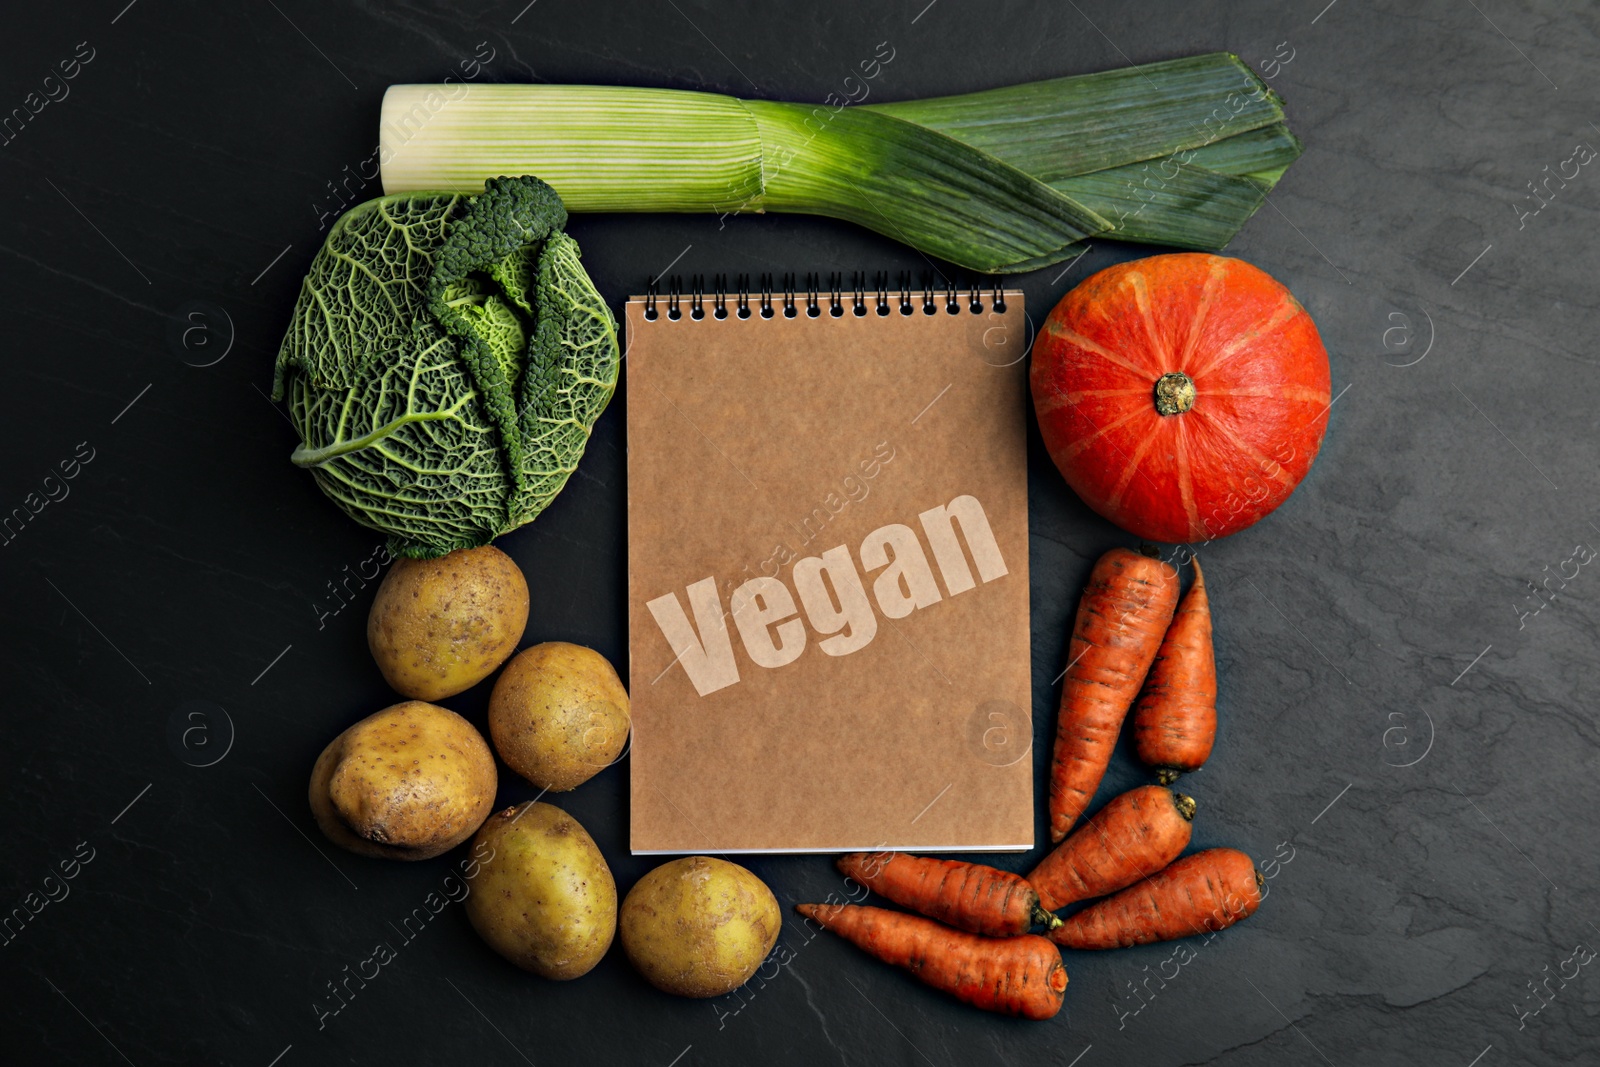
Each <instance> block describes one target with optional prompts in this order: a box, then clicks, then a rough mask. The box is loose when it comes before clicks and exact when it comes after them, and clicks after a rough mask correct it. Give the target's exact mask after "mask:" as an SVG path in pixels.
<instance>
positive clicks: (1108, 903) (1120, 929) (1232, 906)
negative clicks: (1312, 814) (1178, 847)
mask: <svg viewBox="0 0 1600 1067" xmlns="http://www.w3.org/2000/svg"><path fill="white" fill-rule="evenodd" d="M1261 884H1262V877H1261V872H1260V871H1258V870H1256V868H1255V863H1254V862H1252V861H1251V859H1250V857H1249V856H1246V855H1245V854H1244V853H1243V852H1240V851H1239V850H1237V849H1232V848H1210V849H1206V850H1205V851H1204V852H1196V853H1195V854H1194V855H1192V856H1185V857H1183V859H1181V860H1179V861H1178V862H1176V863H1174V864H1173V865H1172V866H1170V867H1168V868H1167V869H1166V870H1164V871H1160V872H1158V873H1156V874H1154V875H1152V876H1151V877H1149V878H1147V879H1145V880H1144V881H1142V882H1140V883H1138V884H1137V885H1134V886H1130V887H1129V888H1127V889H1124V890H1123V891H1122V892H1120V893H1118V894H1117V895H1116V896H1113V897H1107V898H1106V899H1105V900H1102V901H1100V902H1099V903H1096V904H1091V905H1090V906H1089V907H1087V908H1085V909H1083V910H1082V911H1080V912H1078V913H1077V914H1076V915H1074V916H1072V917H1071V918H1069V919H1067V920H1066V921H1065V922H1064V923H1062V924H1061V926H1060V928H1059V929H1057V930H1056V931H1055V932H1053V933H1052V934H1051V935H1050V939H1051V940H1052V941H1054V942H1055V943H1056V944H1058V945H1065V946H1066V947H1067V948H1079V949H1086V948H1126V947H1127V946H1129V945H1143V944H1146V943H1148V942H1151V941H1171V940H1173V939H1175V938H1179V937H1192V936H1193V935H1195V934H1203V933H1205V932H1206V931H1208V930H1221V929H1223V928H1224V927H1228V926H1232V925H1233V924H1234V923H1236V922H1238V921H1239V920H1240V919H1243V918H1245V917H1247V916H1249V915H1251V914H1252V913H1254V912H1255V910H1256V908H1257V907H1259V906H1260V904H1261Z"/></svg>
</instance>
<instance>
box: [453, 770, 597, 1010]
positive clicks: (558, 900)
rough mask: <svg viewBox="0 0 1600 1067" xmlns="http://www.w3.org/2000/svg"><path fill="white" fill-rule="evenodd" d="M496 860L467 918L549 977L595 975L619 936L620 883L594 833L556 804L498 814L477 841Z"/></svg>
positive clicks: (478, 881)
mask: <svg viewBox="0 0 1600 1067" xmlns="http://www.w3.org/2000/svg"><path fill="white" fill-rule="evenodd" d="M480 853H487V854H489V855H492V856H493V857H494V858H493V859H491V860H488V861H486V862H484V863H483V865H482V866H480V867H479V868H478V872H477V873H476V874H475V875H473V877H472V878H471V880H470V883H471V885H472V893H471V895H469V896H468V897H467V899H466V904H465V907H466V912H467V919H468V920H469V921H470V922H471V923H472V928H473V929H474V930H476V931H478V936H479V937H481V938H483V939H484V941H485V942H487V943H488V945H489V947H490V948H492V949H494V950H495V951H496V952H498V953H500V955H502V956H504V957H505V958H506V959H508V960H510V961H511V962H512V963H514V964H516V965H517V966H518V967H521V968H522V969H523V970H526V971H532V972H533V973H534V974H537V975H539V976H540V977H542V978H555V979H561V980H566V979H571V978H578V977H581V976H583V975H585V974H588V973H589V971H591V970H593V969H594V965H595V964H597V963H599V962H600V959H601V957H603V956H604V955H605V954H606V949H608V948H610V947H611V939H612V937H613V936H615V934H616V932H617V883H616V881H615V880H614V879H613V878H612V877H611V868H610V867H607V866H606V861H605V857H604V856H602V855H601V854H600V848H599V846H598V845H596V844H595V843H594V838H592V837H590V836H589V833H588V831H587V830H585V829H584V828H583V827H582V825H580V824H579V822H578V820H577V819H574V818H573V817H572V816H570V815H568V814H567V813H566V812H564V811H562V810H561V809H560V808H558V807H556V806H555V805H554V804H540V803H538V802H537V801H529V802H527V803H524V804H518V805H516V806H515V807H510V808H506V809H505V810H503V811H498V812H495V813H494V814H493V815H491V816H490V817H489V821H488V822H486V823H484V824H483V829H481V830H479V831H478V836H477V838H476V840H475V841H474V842H473V854H474V855H478V854H480Z"/></svg>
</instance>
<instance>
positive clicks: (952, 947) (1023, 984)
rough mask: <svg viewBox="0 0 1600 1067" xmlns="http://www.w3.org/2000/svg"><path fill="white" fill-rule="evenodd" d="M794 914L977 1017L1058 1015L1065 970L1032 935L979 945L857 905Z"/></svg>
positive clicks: (914, 919) (801, 908)
mask: <svg viewBox="0 0 1600 1067" xmlns="http://www.w3.org/2000/svg"><path fill="white" fill-rule="evenodd" d="M795 910H796V911H798V912H799V913H800V914H801V915H804V916H805V917H806V918H808V919H815V920H816V921H817V922H818V923H820V924H821V925H822V927H823V928H824V929H827V930H832V931H833V932H834V933H836V934H838V935H839V936H840V937H842V938H844V939H845V940H846V941H849V942H850V943H851V944H853V945H855V946H856V947H857V948H859V949H861V950H863V951H864V952H867V953H869V954H871V955H873V956H876V957H878V959H880V960H883V961H884V962H885V963H892V964H894V965H895V966H896V967H904V968H905V969H906V970H908V971H910V972H911V973H912V974H914V975H916V976H917V977H918V978H919V979H921V980H922V981H924V982H926V983H927V984H928V985H931V986H933V987H934V988H935V989H942V990H944V991H945V992H946V993H950V994H952V995H953V996H955V997H957V998H958V999H960V1000H964V1001H966V1002H967V1003H968V1004H971V1005H973V1006H974V1007H977V1008H982V1009H983V1010H984V1011H996V1012H1001V1013H1002V1014H1005V1015H1021V1016H1024V1017H1026V1018H1029V1019H1048V1018H1050V1017H1051V1016H1053V1015H1055V1013H1056V1012H1058V1011H1060V1010H1061V1001H1062V998H1063V996H1064V995H1065V993H1066V990H1067V970H1066V968H1065V967H1063V966H1062V965H1061V952H1060V951H1059V950H1058V949H1057V948H1056V947H1055V946H1054V945H1052V944H1051V943H1050V942H1049V941H1048V940H1046V939H1045V938H1042V937H1039V936H1038V935H1037V934H1024V935H1023V936H1021V937H1003V938H1001V937H981V936H979V935H978V934H969V933H967V932H966V931H965V930H952V929H950V928H949V927H948V926H941V925H940V924H938V923H936V922H934V921H933V920H932V919H924V918H922V917H921V916H917V915H907V914H905V913H904V912H898V911H886V910H884V909H883V908H867V907H862V906H860V905H857V904H799V905H796V907H795Z"/></svg>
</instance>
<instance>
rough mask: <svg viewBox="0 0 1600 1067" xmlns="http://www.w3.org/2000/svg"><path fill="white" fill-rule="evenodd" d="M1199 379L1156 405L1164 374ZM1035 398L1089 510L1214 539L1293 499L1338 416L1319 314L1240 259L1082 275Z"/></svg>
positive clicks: (1195, 257) (1039, 366)
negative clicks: (1175, 398) (1180, 403)
mask: <svg viewBox="0 0 1600 1067" xmlns="http://www.w3.org/2000/svg"><path fill="white" fill-rule="evenodd" d="M1175 371H1176V372H1181V373H1184V374H1187V375H1188V376H1189V377H1190V378H1191V379H1193V381H1194V388H1195V399H1194V404H1193V406H1192V407H1191V408H1189V410H1187V411H1184V412H1182V413H1180V414H1173V415H1162V414H1160V413H1159V412H1158V411H1157V410H1156V406H1155V400H1154V391H1155V384H1156V381H1157V379H1159V378H1161V376H1162V375H1163V374H1167V373H1169V372H1175ZM1032 387H1033V403H1034V410H1035V411H1036V412H1037V413H1038V416H1039V430H1040V432H1041V433H1042V434H1043V436H1044V443H1045V447H1046V448H1047V449H1049V451H1050V455H1051V457H1052V458H1054V460H1055V462H1056V466H1057V467H1059V468H1060V470H1061V473H1062V475H1064V476H1065V477H1066V479H1067V484H1068V485H1070V486H1072V488H1073V489H1074V490H1075V491H1076V492H1077V494H1078V495H1079V496H1080V497H1082V498H1083V500H1084V502H1085V503H1086V504H1088V505H1089V506H1090V507H1091V508H1093V509H1094V510H1095V511H1097V512H1099V513H1100V514H1101V515H1103V516H1105V517H1106V518H1107V519H1110V520H1111V521H1112V522H1114V523H1116V524H1117V525H1118V526H1120V527H1122V528H1123V529H1124V530H1127V531H1128V532H1129V533H1132V534H1135V535H1137V536H1139V537H1142V538H1145V539H1147V540H1151V541H1165V542H1171V543H1180V542H1187V543H1195V542H1204V541H1209V540H1212V539H1215V538H1218V537H1226V536H1227V535H1228V534H1232V533H1237V532H1238V531H1240V530H1242V529H1244V528H1245V527H1247V526H1250V525H1252V524H1254V523H1256V522H1258V521H1260V520H1261V519H1262V518H1263V517H1265V516H1266V515H1267V514H1268V513H1269V512H1271V511H1272V510H1273V509H1274V508H1276V507H1277V506H1278V505H1279V504H1281V503H1283V502H1284V500H1285V499H1287V498H1288V496H1289V494H1290V493H1292V492H1294V488H1295V486H1297V485H1299V484H1300V480H1301V479H1302V478H1304V477H1305V475H1306V472H1307V471H1308V470H1310V469H1311V461H1312V460H1313V459H1315V458H1316V455H1317V449H1318V448H1319V447H1320V446H1321V444H1322V435H1323V432H1324V431H1325V430H1326V429H1327V425H1328V406H1329V379H1328V353H1327V351H1326V350H1325V349H1324V348H1323V347H1322V338H1321V337H1320V336H1318V334H1317V328H1316V326H1315V325H1314V324H1313V323H1312V321H1311V316H1310V315H1309V314H1307V313H1306V310H1305V309H1304V308H1303V307H1301V306H1300V304H1299V302H1298V301H1296V300H1295V298H1294V297H1293V296H1291V295H1290V294H1289V290H1287V289H1285V288H1284V287H1283V286H1282V285H1280V284H1278V282H1276V281H1274V280H1273V279H1272V278H1271V277H1270V276H1269V275H1267V274H1266V273H1265V272H1263V271H1261V270H1258V269H1257V268H1255V267H1252V266H1251V265H1250V264H1248V263H1246V262H1244V261H1243V260H1239V259H1229V258H1227V257H1225V256H1213V255H1207V254H1204V253H1187V252H1186V253H1180V254H1175V255H1166V256H1152V257H1150V258H1148V259H1140V260H1135V261H1133V262H1130V263H1122V264H1118V265H1117V266H1114V267H1108V268H1107V269H1105V270H1103V271H1100V272H1099V273H1098V274H1095V275H1093V276H1091V277H1089V278H1087V279H1085V280H1084V281H1083V283H1082V284H1080V285H1079V286H1078V287H1077V288H1076V289H1074V290H1072V292H1070V293H1068V294H1067V295H1066V296H1065V297H1064V298H1062V300H1061V303H1059V304H1057V305H1056V308H1055V310H1054V311H1052V312H1051V313H1050V317H1049V319H1048V320H1046V322H1045V324H1044V327H1043V329H1041V330H1040V332H1039V337H1038V340H1037V341H1036V342H1035V343H1034V346H1033V370H1032Z"/></svg>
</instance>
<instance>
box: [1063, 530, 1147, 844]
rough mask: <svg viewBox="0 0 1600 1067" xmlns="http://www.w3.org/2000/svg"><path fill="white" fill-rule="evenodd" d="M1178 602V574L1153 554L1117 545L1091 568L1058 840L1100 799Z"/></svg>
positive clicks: (1070, 689) (1069, 692) (1073, 654)
mask: <svg viewBox="0 0 1600 1067" xmlns="http://www.w3.org/2000/svg"><path fill="white" fill-rule="evenodd" d="M1153 551H1154V550H1153V549H1148V550H1147V552H1153ZM1177 606H1178V572H1177V571H1176V570H1175V569H1174V568H1173V567H1172V566H1171V565H1170V564H1168V563H1165V562H1163V561H1161V560H1159V559H1156V558H1154V557H1153V556H1152V555H1148V554H1140V553H1138V552H1130V551H1129V550H1128V549H1126V548H1113V549H1112V550H1111V551H1110V552H1107V553H1106V554H1105V555H1103V556H1101V557H1100V561H1099V562H1098V563H1096V564H1095V565H1094V570H1093V571H1091V572H1090V574H1089V585H1088V587H1087V588H1086V589H1084V591H1083V599H1082V600H1080V601H1079V602H1078V616H1077V619H1076V621H1075V622H1074V623H1073V627H1072V640H1071V641H1070V642H1069V643H1068V646H1067V657H1068V659H1067V669H1066V680H1065V682H1063V683H1062V686H1061V711H1060V713H1059V716H1058V718H1057V720H1056V742H1055V752H1054V754H1053V757H1052V759H1051V764H1050V840H1052V841H1060V840H1061V839H1062V838H1063V837H1066V836H1067V831H1068V830H1071V829H1072V824H1073V823H1075V822H1077V820H1078V816H1080V815H1082V814H1083V812H1084V809H1086V808H1087V807H1088V806H1089V803H1090V801H1091V800H1093V799H1094V791H1095V790H1096V789H1098V788H1099V787H1100V779H1101V778H1103V777H1104V776H1105V773H1106V764H1107V763H1109V762H1110V760H1111V750H1112V749H1114V748H1115V747H1116V745H1117V733H1118V732H1119V731H1120V730H1121V729H1122V720H1123V719H1124V718H1125V717H1126V716H1127V714H1128V708H1129V706H1130V705H1132V704H1133V699H1134V697H1136V696H1138V694H1139V686H1140V685H1141V684H1142V683H1143V682H1144V678H1145V674H1146V673H1147V672H1148V671H1149V670H1150V664H1151V663H1152V662H1154V660H1155V658H1156V652H1157V650H1158V649H1160V647H1161V638H1162V636H1163V635H1164V634H1165V633H1166V632H1167V624H1168V623H1170V622H1171V621H1172V613H1173V610H1174V609H1175V608H1176V607H1177Z"/></svg>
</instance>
